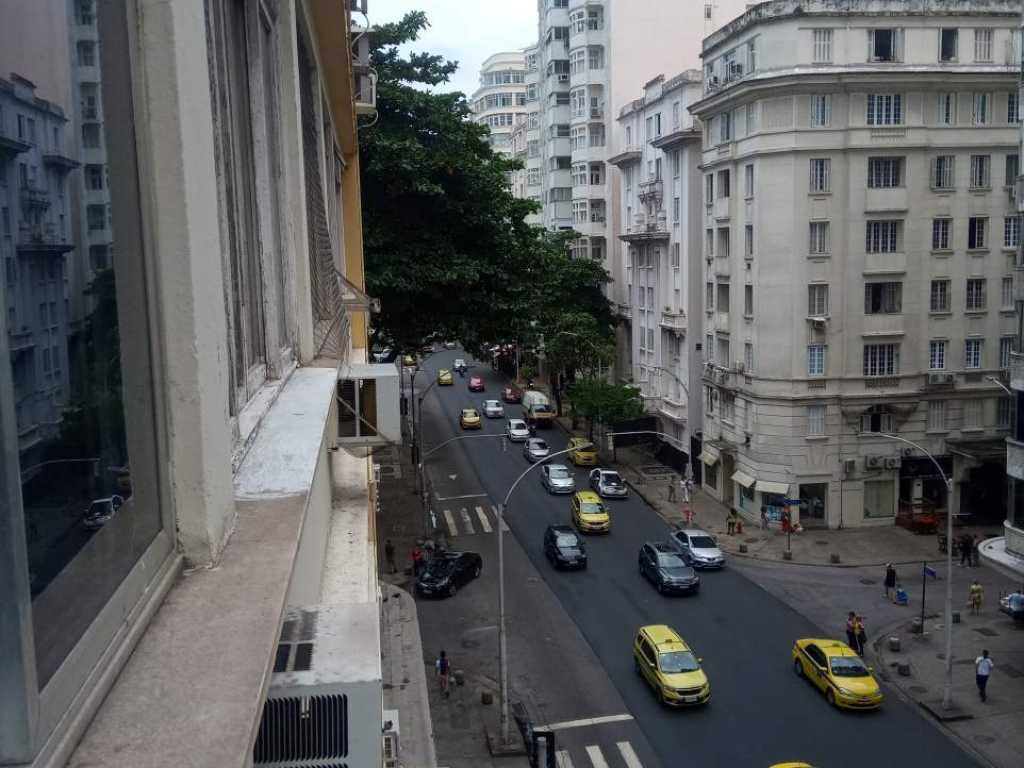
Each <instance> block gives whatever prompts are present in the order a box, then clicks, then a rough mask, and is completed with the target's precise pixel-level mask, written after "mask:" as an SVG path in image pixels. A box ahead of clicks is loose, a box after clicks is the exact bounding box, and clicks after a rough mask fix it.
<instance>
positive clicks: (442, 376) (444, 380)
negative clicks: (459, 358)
mask: <svg viewBox="0 0 1024 768" xmlns="http://www.w3.org/2000/svg"><path fill="white" fill-rule="evenodd" d="M437 383H438V384H439V385H441V386H442V387H450V386H451V385H452V384H454V383H455V377H454V376H452V372H451V371H449V370H448V369H447V368H442V369H441V370H440V371H438V372H437Z"/></svg>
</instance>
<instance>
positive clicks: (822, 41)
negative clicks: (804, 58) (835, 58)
mask: <svg viewBox="0 0 1024 768" xmlns="http://www.w3.org/2000/svg"><path fill="white" fill-rule="evenodd" d="M811 34H812V36H813V41H814V63H815V64H831V63H832V30H831V29H815V30H812V31H811Z"/></svg>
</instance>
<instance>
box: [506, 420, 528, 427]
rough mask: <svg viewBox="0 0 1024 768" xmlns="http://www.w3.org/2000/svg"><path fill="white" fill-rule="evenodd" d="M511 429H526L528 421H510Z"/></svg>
mask: <svg viewBox="0 0 1024 768" xmlns="http://www.w3.org/2000/svg"><path fill="white" fill-rule="evenodd" d="M508 426H509V429H526V422H524V421H510V422H509V423H508Z"/></svg>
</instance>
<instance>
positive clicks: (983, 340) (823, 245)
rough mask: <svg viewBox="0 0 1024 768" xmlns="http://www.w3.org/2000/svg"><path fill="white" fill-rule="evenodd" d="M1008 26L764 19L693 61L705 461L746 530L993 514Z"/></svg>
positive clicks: (1005, 209) (1009, 285)
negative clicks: (782, 521)
mask: <svg viewBox="0 0 1024 768" xmlns="http://www.w3.org/2000/svg"><path fill="white" fill-rule="evenodd" d="M1019 11H1020V8H1019V4H1018V3H1015V2H1008V1H1004V0H977V2H972V3H956V4H952V3H948V2H944V1H942V0H931V1H929V2H922V3H916V4H913V7H909V6H908V4H907V3H902V2H895V1H894V0H873V1H872V2H867V3H858V4H850V3H845V2H838V1H837V0H811V1H810V2H794V1H792V0H778V1H776V2H767V3H762V4H760V5H757V6H755V7H753V8H752V9H751V10H750V11H748V12H747V13H745V14H744V15H743V16H741V17H739V18H738V19H736V20H735V21H733V22H731V23H729V24H727V25H726V26H725V27H723V28H722V29H721V30H719V31H718V32H716V33H715V34H713V35H711V36H709V37H708V38H707V39H705V41H704V47H703V53H702V57H703V60H704V88H705V93H704V96H703V98H702V99H701V100H700V101H699V102H698V103H696V104H695V105H693V107H692V108H691V110H692V112H693V114H694V115H695V116H696V117H697V118H699V120H700V121H701V124H702V125H703V129H704V142H703V164H702V172H703V174H704V182H703V187H704V190H703V191H704V206H705V210H704V233H703V237H704V246H703V250H704V266H703V268H704V284H705V290H704V307H703V308H704V321H705V327H704V341H703V353H704V359H705V361H706V365H705V368H704V392H703V398H704V430H703V431H704V441H703V446H702V453H701V455H700V457H701V460H702V462H703V464H704V476H703V484H704V487H705V488H706V489H707V490H708V491H709V492H710V493H712V494H714V495H715V496H717V497H718V498H720V499H721V500H722V501H724V502H725V503H727V504H729V505H731V506H734V507H736V508H737V509H739V510H740V511H741V512H742V513H743V514H744V515H746V516H748V517H752V518H755V519H756V518H757V517H758V515H759V513H760V511H761V510H764V511H765V512H766V513H767V514H768V516H769V517H770V518H776V519H777V518H779V517H781V515H782V514H783V512H784V510H785V509H787V508H789V509H790V510H791V513H792V514H793V516H794V517H795V518H796V517H798V518H799V520H800V522H801V523H802V524H803V525H804V526H815V525H817V526H828V527H832V528H835V527H844V526H859V525H891V524H893V522H894V521H895V522H897V523H906V524H911V523H912V522H913V521H914V520H915V519H920V516H922V515H924V516H927V515H928V514H930V513H935V512H939V513H940V514H941V513H943V512H947V511H948V512H952V513H953V514H958V513H959V514H970V515H972V516H973V518H972V519H974V520H988V518H989V517H990V516H991V515H993V514H996V515H1001V513H1002V511H1003V509H1004V508H1005V506H1004V505H1005V497H1004V495H1003V493H1002V489H1003V488H1004V483H1003V482H1002V480H1001V479H1000V478H1001V475H1002V473H1003V467H1002V461H1003V451H1002V449H1001V446H1002V445H1003V443H1004V436H1005V435H1006V433H1007V431H1008V429H1009V427H1010V424H1011V416H1012V413H1013V407H1012V403H1011V402H1010V400H1009V398H1007V397H1005V396H1004V391H1003V389H1002V388H1001V387H1000V384H1001V383H1002V381H1003V379H1004V378H1005V376H1006V371H1007V369H1008V367H1009V364H1010V359H1011V353H1012V350H1013V345H1014V339H1015V338H1016V319H1015V307H1014V294H1013V277H1012V267H1013V264H1014V254H1015V253H1016V251H1017V248H1018V246H1019V242H1020V219H1019V216H1018V212H1017V206H1016V203H1015V201H1014V188H1013V184H1014V180H1015V179H1016V177H1017V175H1018V166H1019V149H1018V144H1019V130H1020V126H1019V122H1020V115H1019V96H1018V88H1017V78H1018V62H1019V58H1018V56H1019V51H1018V49H1017V44H1016V41H1017V31H1016V27H1017V24H1018V20H1017V14H1018V13H1019ZM888 434H894V435H897V436H899V437H902V438H904V439H906V440H910V441H912V442H913V444H909V443H905V442H900V441H899V440H896V439H893V438H889V437H885V436H883V435H888ZM929 454H930V455H934V456H935V457H936V460H937V462H938V464H939V466H940V467H941V473H940V472H939V471H938V470H937V469H936V467H935V464H934V463H933V462H932V461H931V459H930V458H929ZM946 477H950V478H951V479H952V494H951V495H950V494H947V490H946V482H945V478H946ZM787 500H788V501H787ZM796 500H799V503H798V504H797V503H796Z"/></svg>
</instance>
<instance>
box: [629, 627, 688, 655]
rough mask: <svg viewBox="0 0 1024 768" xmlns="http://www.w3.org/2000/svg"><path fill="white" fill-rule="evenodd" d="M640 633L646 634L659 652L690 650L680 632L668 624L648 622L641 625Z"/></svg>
mask: <svg viewBox="0 0 1024 768" xmlns="http://www.w3.org/2000/svg"><path fill="white" fill-rule="evenodd" d="M640 634H642V635H644V636H646V637H647V639H648V640H650V641H651V643H652V644H653V645H654V647H655V648H656V649H657V650H658V652H659V653H666V652H669V651H688V650H690V646H688V645H687V644H686V641H685V640H683V638H682V637H680V635H679V633H678V632H676V631H675V630H674V629H672V627H670V626H668V625H667V624H648V625H647V626H646V627H640Z"/></svg>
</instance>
